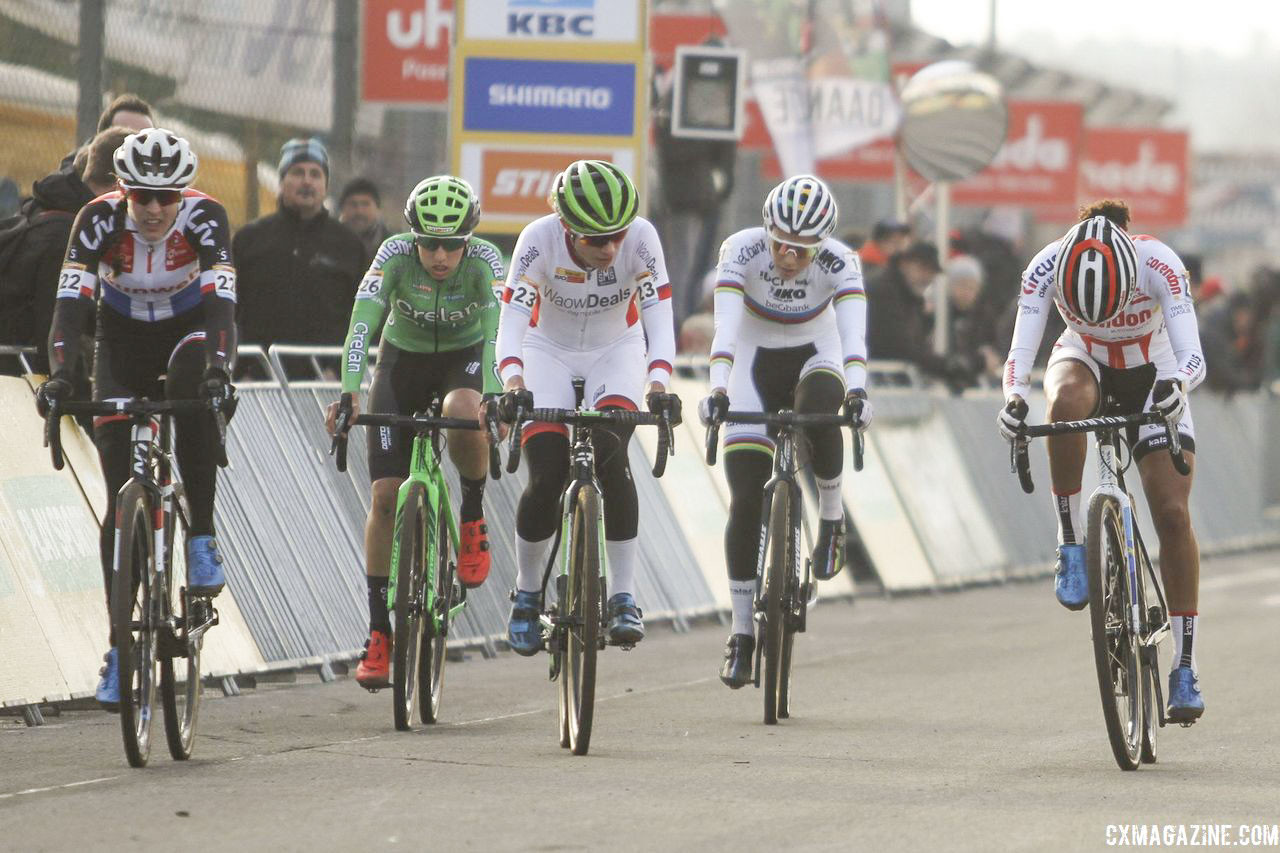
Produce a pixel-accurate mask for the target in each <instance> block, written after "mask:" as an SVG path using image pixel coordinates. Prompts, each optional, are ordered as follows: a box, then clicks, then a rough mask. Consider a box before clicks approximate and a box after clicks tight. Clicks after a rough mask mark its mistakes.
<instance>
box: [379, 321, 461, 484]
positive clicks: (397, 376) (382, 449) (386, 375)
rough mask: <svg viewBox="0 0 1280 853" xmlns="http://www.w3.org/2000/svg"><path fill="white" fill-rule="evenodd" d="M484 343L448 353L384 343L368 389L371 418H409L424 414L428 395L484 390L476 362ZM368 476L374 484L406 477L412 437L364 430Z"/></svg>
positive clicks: (398, 432) (385, 429)
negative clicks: (465, 389)
mask: <svg viewBox="0 0 1280 853" xmlns="http://www.w3.org/2000/svg"><path fill="white" fill-rule="evenodd" d="M483 355H484V344H483V343H477V344H475V345H473V346H469V347H464V348H462V349H459V350H452V351H450V352H434V353H418V352H409V351H407V350H402V349H399V348H398V347H396V346H393V345H392V344H389V343H387V342H385V341H383V343H382V344H381V346H380V347H379V350H378V365H377V367H376V368H374V371H373V384H372V385H371V386H370V388H369V406H368V411H369V412H370V414H391V415H411V414H414V413H415V412H426V411H427V409H428V408H429V407H430V405H431V400H432V398H433V397H437V396H438V397H439V398H440V399H441V401H443V400H444V398H445V395H447V394H448V393H449V392H450V391H452V390H454V389H455V388H470V389H471V390H473V391H481V390H483V389H484V376H483V375H482V373H481V360H482V358H483ZM366 433H367V434H366V440H367V441H368V444H369V478H370V479H371V480H374V481H377V480H382V479H386V478H388V477H394V478H396V479H400V480H403V479H404V478H405V477H408V476H409V462H410V457H411V455H412V453H413V436H412V435H409V434H407V433H405V432H404V431H403V430H393V429H391V428H390V427H378V428H376V429H371V430H367V431H366Z"/></svg>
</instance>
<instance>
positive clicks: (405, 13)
mask: <svg viewBox="0 0 1280 853" xmlns="http://www.w3.org/2000/svg"><path fill="white" fill-rule="evenodd" d="M362 6H363V8H364V20H363V27H362V29H363V32H364V38H363V42H364V49H363V50H362V51H361V54H362V56H363V66H364V67H363V73H362V74H361V78H362V79H363V81H364V82H363V87H362V89H361V96H362V97H363V98H364V100H366V101H383V102H387V103H400V104H404V103H412V104H424V105H432V106H444V105H445V104H447V103H448V102H449V80H448V76H449V43H450V42H451V41H452V32H453V0H365V2H364V3H363V4H362Z"/></svg>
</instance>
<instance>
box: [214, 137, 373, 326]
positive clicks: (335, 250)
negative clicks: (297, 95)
mask: <svg viewBox="0 0 1280 853" xmlns="http://www.w3.org/2000/svg"><path fill="white" fill-rule="evenodd" d="M279 173H280V195H279V208H278V209H277V210H276V212H275V213H272V214H270V215H268V216H264V217H262V218H260V219H256V220H254V221H253V222H250V223H248V224H247V225H245V226H244V227H243V228H241V229H240V230H239V231H238V232H237V233H236V236H235V240H234V242H233V245H232V253H233V255H234V256H235V258H236V269H237V272H238V273H239V276H240V281H239V286H240V290H239V321H240V324H241V340H243V341H244V342H245V343H255V344H261V345H263V346H268V345H270V344H272V343H290V344H323V345H329V344H332V343H333V341H335V340H339V339H341V338H342V337H343V336H344V335H345V333H346V329H347V319H348V318H349V317H350V316H351V308H352V305H353V304H354V302H355V292H356V286H357V285H358V284H359V283H360V276H361V274H362V273H363V272H364V268H365V266H366V264H367V261H368V258H367V256H366V252H365V247H364V244H363V243H362V242H361V241H360V238H359V237H357V236H356V235H355V234H353V233H352V232H351V231H350V229H348V228H346V227H345V226H343V225H342V224H340V223H339V222H338V220H337V219H335V218H334V217H333V216H332V215H331V214H330V213H329V211H328V210H327V209H326V208H325V205H324V200H325V195H326V194H327V192H328V188H329V152H328V151H327V150H326V149H325V146H324V143H323V142H321V141H320V140H319V139H316V138H314V137H312V138H307V139H304V138H297V139H290V140H289V141H288V142H286V143H285V144H284V146H283V147H282V148H281V149H280V162H279Z"/></svg>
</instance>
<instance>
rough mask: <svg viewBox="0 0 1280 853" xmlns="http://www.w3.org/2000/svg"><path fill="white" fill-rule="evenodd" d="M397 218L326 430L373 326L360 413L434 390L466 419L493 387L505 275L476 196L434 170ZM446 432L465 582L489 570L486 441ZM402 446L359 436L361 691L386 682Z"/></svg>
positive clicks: (421, 403)
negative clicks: (479, 233)
mask: <svg viewBox="0 0 1280 853" xmlns="http://www.w3.org/2000/svg"><path fill="white" fill-rule="evenodd" d="M404 218H405V220H406V222H407V223H408V225H409V230H408V231H406V232H403V233H400V234H396V235H394V236H392V237H389V238H387V240H385V241H384V242H383V243H382V245H381V247H380V248H379V249H378V252H377V254H376V255H375V256H374V259H373V262H372V263H371V264H370V266H369V270H368V272H367V273H365V276H364V279H363V280H362V281H361V282H360V285H359V288H358V290H357V291H356V300H355V307H354V308H353V309H352V312H351V324H350V328H349V330H348V332H347V340H346V346H345V351H344V356H343V360H342V395H341V398H340V399H339V400H338V402H335V403H333V404H331V405H330V406H329V408H328V411H327V413H326V425H327V427H328V429H329V432H330V434H333V433H334V432H336V431H345V430H346V428H347V427H349V426H350V425H351V424H353V423H356V422H358V420H359V416H360V412H361V411H362V409H361V406H360V386H361V382H362V381H363V378H364V375H365V372H366V370H367V365H368V357H369V350H370V347H371V346H372V344H373V341H374V338H375V336H377V334H378V331H379V329H380V328H381V341H380V344H379V350H378V360H377V366H376V367H375V369H374V372H373V382H372V384H371V385H370V387H369V395H368V406H367V410H368V411H370V412H373V413H379V414H392V415H409V414H413V413H414V412H426V411H427V409H428V407H429V405H430V403H431V401H432V398H433V397H437V396H438V397H439V398H441V399H442V400H443V407H442V410H441V414H443V416H444V417H446V418H452V419H466V420H469V421H475V420H476V419H477V417H478V416H479V413H480V411H481V399H482V398H481V393H482V392H485V393H491V394H492V393H496V392H497V391H498V390H499V388H498V380H497V376H496V373H495V371H494V341H495V335H496V332H497V327H498V312H499V309H498V297H497V291H496V287H497V286H498V285H500V283H501V282H502V281H503V280H504V278H505V276H504V270H503V264H502V255H501V254H500V253H499V251H498V249H497V247H495V246H494V245H493V244H492V243H489V242H488V241H486V240H482V239H480V238H478V237H476V236H474V234H473V232H474V230H475V228H476V226H477V225H478V224H479V222H480V199H479V197H478V196H477V195H476V193H475V191H474V190H473V189H472V188H471V185H470V184H468V183H467V182H466V181H465V180H463V179H462V178H458V177H454V176H451V175H436V176H433V177H429V178H426V179H424V180H422V181H420V182H419V183H418V184H417V186H415V187H414V188H413V190H412V192H410V193H409V197H408V199H407V200H406V201H405V207H404ZM384 320H385V325H384ZM445 437H446V443H447V445H448V450H449V456H450V459H451V460H452V461H453V464H454V467H455V468H456V469H457V471H458V475H459V479H460V482H461V485H462V497H461V507H460V509H459V512H458V518H459V519H460V524H459V537H460V543H459V545H460V547H459V557H458V577H459V580H460V581H461V582H462V584H463V585H464V586H466V587H469V588H472V587H477V586H479V585H480V584H482V583H484V581H485V578H487V577H488V575H489V563H490V558H489V539H488V529H487V527H486V524H485V520H484V507H483V497H484V478H485V476H486V472H487V470H488V458H489V457H488V449H489V445H488V442H487V439H486V437H485V436H484V435H483V434H482V433H481V432H480V431H478V430H462V429H450V430H447V431H446V433H445ZM412 446H413V432H412V431H410V430H399V429H393V428H392V427H390V426H379V427H377V429H376V430H370V432H369V435H368V460H369V476H370V479H371V480H372V482H373V485H372V495H371V499H370V507H369V515H368V518H367V520H366V524H365V572H366V578H367V584H368V591H369V639H368V642H367V643H366V645H365V651H364V653H363V656H362V658H361V661H360V664H359V666H357V668H356V680H357V682H359V684H360V685H361V686H362V687H365V688H366V689H369V690H377V689H380V688H383V687H387V686H388V685H389V684H390V648H391V639H392V637H391V634H392V632H391V618H390V612H389V610H388V600H387V597H388V590H387V577H388V574H389V572H390V558H391V550H392V534H393V531H394V529H395V520H396V507H397V496H398V494H399V492H400V490H401V486H402V484H403V483H404V482H405V479H406V477H407V476H408V474H409V466H410V455H411V452H412Z"/></svg>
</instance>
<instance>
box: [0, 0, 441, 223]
mask: <svg viewBox="0 0 1280 853" xmlns="http://www.w3.org/2000/svg"><path fill="white" fill-rule="evenodd" d="M82 3H94V4H98V5H100V6H101V10H102V11H101V18H102V21H103V25H102V28H101V32H100V33H85V34H83V35H84V37H83V38H82V34H81V32H80V21H81V11H82V9H81V7H82ZM361 8H362V6H361V3H360V2H358V0H216V2H208V0H164V2H160V0H0V216H2V215H8V214H9V213H12V212H13V211H14V210H16V209H17V206H18V202H19V199H20V197H22V196H25V195H28V194H30V192H31V186H32V182H33V181H35V180H38V179H39V178H41V177H43V176H45V175H47V174H49V173H50V172H52V171H54V170H55V169H57V168H58V164H59V162H60V161H61V160H62V158H63V157H64V156H65V155H66V154H67V153H69V152H71V151H72V150H74V148H75V147H76V146H77V144H80V143H83V142H85V141H86V140H85V139H78V138H77V123H76V117H77V105H78V103H80V97H81V94H82V88H83V84H81V83H79V82H78V77H83V72H84V68H83V66H82V65H81V58H82V55H89V51H91V49H92V45H93V43H94V40H95V39H100V40H101V49H102V55H103V58H104V61H103V68H102V73H101V86H100V91H97V92H89V98H90V102H91V104H92V105H94V106H105V105H106V104H107V103H109V102H110V100H111V99H112V98H113V97H114V96H115V95H117V94H119V93H123V92H133V93H136V94H138V95H140V96H141V97H142V98H143V99H145V100H146V101H147V102H148V103H150V104H151V105H152V108H153V110H154V112H155V118H156V122H157V123H158V124H159V125H161V126H163V127H168V128H170V129H172V130H174V131H176V132H178V133H180V134H182V135H183V136H185V137H187V138H188V140H189V141H190V142H191V143H192V146H193V147H194V148H195V150H196V153H197V154H198V155H199V157H200V164H201V168H200V175H199V177H198V178H197V182H196V186H197V188H199V189H201V190H203V191H204V192H207V193H209V194H211V195H213V196H215V197H216V198H218V199H219V200H220V201H221V202H222V203H223V204H224V205H225V206H226V208H227V211H228V214H229V215H230V218H231V222H232V225H233V227H238V226H239V225H241V224H243V223H245V222H247V221H249V220H251V219H254V218H256V217H257V216H260V215H263V214H266V213H270V212H272V211H273V210H274V209H275V205H276V202H275V194H276V190H277V177H276V162H277V159H278V157H279V151H280V146H281V144H282V143H283V142H284V141H285V140H286V139H288V138H290V137H293V136H300V135H301V136H310V135H315V136H320V137H321V138H323V139H324V140H325V141H326V142H327V143H328V145H329V148H330V153H331V156H332V158H333V176H332V182H331V185H330V187H329V192H330V195H331V196H333V197H335V198H336V196H337V195H338V193H339V191H340V190H341V187H342V183H343V182H345V181H346V180H347V179H348V178H351V177H354V176H356V175H363V176H367V177H370V178H372V179H373V180H374V181H375V183H376V184H377V185H378V186H379V187H380V188H381V189H382V192H383V195H384V199H385V200H384V205H383V207H384V213H385V214H387V219H388V221H389V222H392V223H394V221H395V219H396V218H397V217H398V214H397V211H398V210H399V206H400V205H399V202H398V199H400V198H403V196H404V194H405V193H406V192H407V191H408V189H409V188H410V187H412V186H413V184H414V183H416V182H417V181H418V180H420V179H421V178H422V177H423V176H425V175H428V174H433V173H436V172H439V171H442V170H443V169H444V168H445V167H446V164H447V153H448V152H447V148H446V143H445V115H444V113H443V112H439V111H437V112H432V111H423V110H414V109H404V110H398V109H389V108H386V107H384V106H382V105H378V104H366V103H362V102H360V101H359V99H358V87H357V85H356V81H357V80H358V79H359V73H360V70H359V67H358V63H359V56H358V49H357V44H358V35H359V34H358V29H359V19H360V10H361ZM335 22H337V23H335ZM335 29H337V30H338V32H337V33H336V35H335ZM78 72H79V73H78ZM335 114H336V115H337V116H338V118H337V121H336V122H335ZM82 127H83V122H82Z"/></svg>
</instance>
